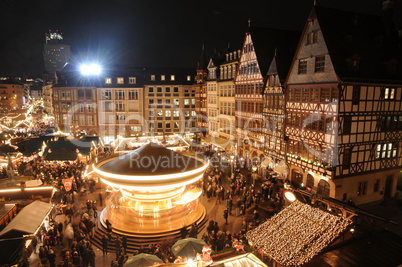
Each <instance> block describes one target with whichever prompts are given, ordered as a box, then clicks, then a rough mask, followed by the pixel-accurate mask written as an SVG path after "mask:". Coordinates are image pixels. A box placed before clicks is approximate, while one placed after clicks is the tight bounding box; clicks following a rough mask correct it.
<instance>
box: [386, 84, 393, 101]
mask: <svg viewBox="0 0 402 267" xmlns="http://www.w3.org/2000/svg"><path fill="white" fill-rule="evenodd" d="M384 99H395V88H388V87H386V88H385V89H384Z"/></svg>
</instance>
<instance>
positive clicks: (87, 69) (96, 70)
mask: <svg viewBox="0 0 402 267" xmlns="http://www.w3.org/2000/svg"><path fill="white" fill-rule="evenodd" d="M80 71H81V73H82V74H83V75H99V74H100V73H101V71H102V69H101V67H100V66H99V65H98V64H95V63H92V64H82V65H81V66H80Z"/></svg>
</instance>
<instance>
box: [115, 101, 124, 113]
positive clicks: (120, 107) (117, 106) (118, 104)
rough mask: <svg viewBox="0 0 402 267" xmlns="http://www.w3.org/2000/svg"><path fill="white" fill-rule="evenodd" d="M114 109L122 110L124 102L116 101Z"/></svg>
mask: <svg viewBox="0 0 402 267" xmlns="http://www.w3.org/2000/svg"><path fill="white" fill-rule="evenodd" d="M116 111H124V103H122V102H117V103H116Z"/></svg>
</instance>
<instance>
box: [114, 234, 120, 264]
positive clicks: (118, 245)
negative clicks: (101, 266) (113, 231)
mask: <svg viewBox="0 0 402 267" xmlns="http://www.w3.org/2000/svg"><path fill="white" fill-rule="evenodd" d="M114 245H115V249H116V259H117V258H119V256H120V254H121V239H120V237H119V236H116V239H115V240H114Z"/></svg>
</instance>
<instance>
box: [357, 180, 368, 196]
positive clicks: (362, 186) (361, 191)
mask: <svg viewBox="0 0 402 267" xmlns="http://www.w3.org/2000/svg"><path fill="white" fill-rule="evenodd" d="M366 190H367V181H364V182H359V185H358V188H357V195H358V196H362V195H365V194H366Z"/></svg>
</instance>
